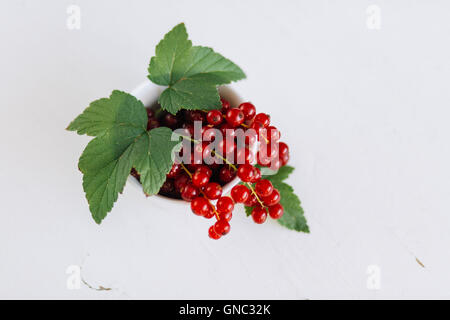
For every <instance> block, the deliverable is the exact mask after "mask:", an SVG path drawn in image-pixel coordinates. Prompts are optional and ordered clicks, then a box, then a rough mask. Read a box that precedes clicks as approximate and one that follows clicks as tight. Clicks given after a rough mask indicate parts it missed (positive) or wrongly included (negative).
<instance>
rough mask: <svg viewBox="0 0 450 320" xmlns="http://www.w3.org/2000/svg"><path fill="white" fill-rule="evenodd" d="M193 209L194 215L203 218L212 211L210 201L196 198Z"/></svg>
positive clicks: (192, 205)
mask: <svg viewBox="0 0 450 320" xmlns="http://www.w3.org/2000/svg"><path fill="white" fill-rule="evenodd" d="M191 209H192V212H193V213H195V214H196V215H198V216H202V217H204V216H205V215H207V214H208V213H209V212H210V211H212V208H211V207H210V205H209V203H208V200H206V199H205V198H203V197H196V198H194V199H193V200H192V202H191Z"/></svg>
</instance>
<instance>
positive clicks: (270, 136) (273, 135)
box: [267, 126, 281, 142]
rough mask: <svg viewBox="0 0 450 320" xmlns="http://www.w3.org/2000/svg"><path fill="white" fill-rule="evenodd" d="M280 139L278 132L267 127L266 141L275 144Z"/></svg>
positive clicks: (273, 128)
mask: <svg viewBox="0 0 450 320" xmlns="http://www.w3.org/2000/svg"><path fill="white" fill-rule="evenodd" d="M280 137H281V134H280V131H279V130H278V129H277V128H276V127H274V126H269V127H267V140H269V141H273V142H277V141H278V140H280Z"/></svg>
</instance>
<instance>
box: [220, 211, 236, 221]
mask: <svg viewBox="0 0 450 320" xmlns="http://www.w3.org/2000/svg"><path fill="white" fill-rule="evenodd" d="M232 217H233V213H232V212H228V213H221V214H219V218H220V220H227V221H230V220H231V218H232Z"/></svg>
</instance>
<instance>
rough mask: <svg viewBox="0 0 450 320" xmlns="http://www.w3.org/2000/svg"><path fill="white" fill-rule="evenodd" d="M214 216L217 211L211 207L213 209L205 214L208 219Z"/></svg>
mask: <svg viewBox="0 0 450 320" xmlns="http://www.w3.org/2000/svg"><path fill="white" fill-rule="evenodd" d="M214 216H215V213H214V211H213V210H212V209H211V211H209V212H208V213H207V214H205V215H204V217H205V218H206V219H211V218H212V217H214Z"/></svg>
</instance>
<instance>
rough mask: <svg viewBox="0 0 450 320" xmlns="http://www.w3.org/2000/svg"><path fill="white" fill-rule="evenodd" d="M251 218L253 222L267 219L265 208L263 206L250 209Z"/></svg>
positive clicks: (259, 222)
mask: <svg viewBox="0 0 450 320" xmlns="http://www.w3.org/2000/svg"><path fill="white" fill-rule="evenodd" d="M252 218H253V221H255V223H258V224H261V223H264V222H265V221H266V219H267V212H266V208H263V207H254V208H253V210H252Z"/></svg>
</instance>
